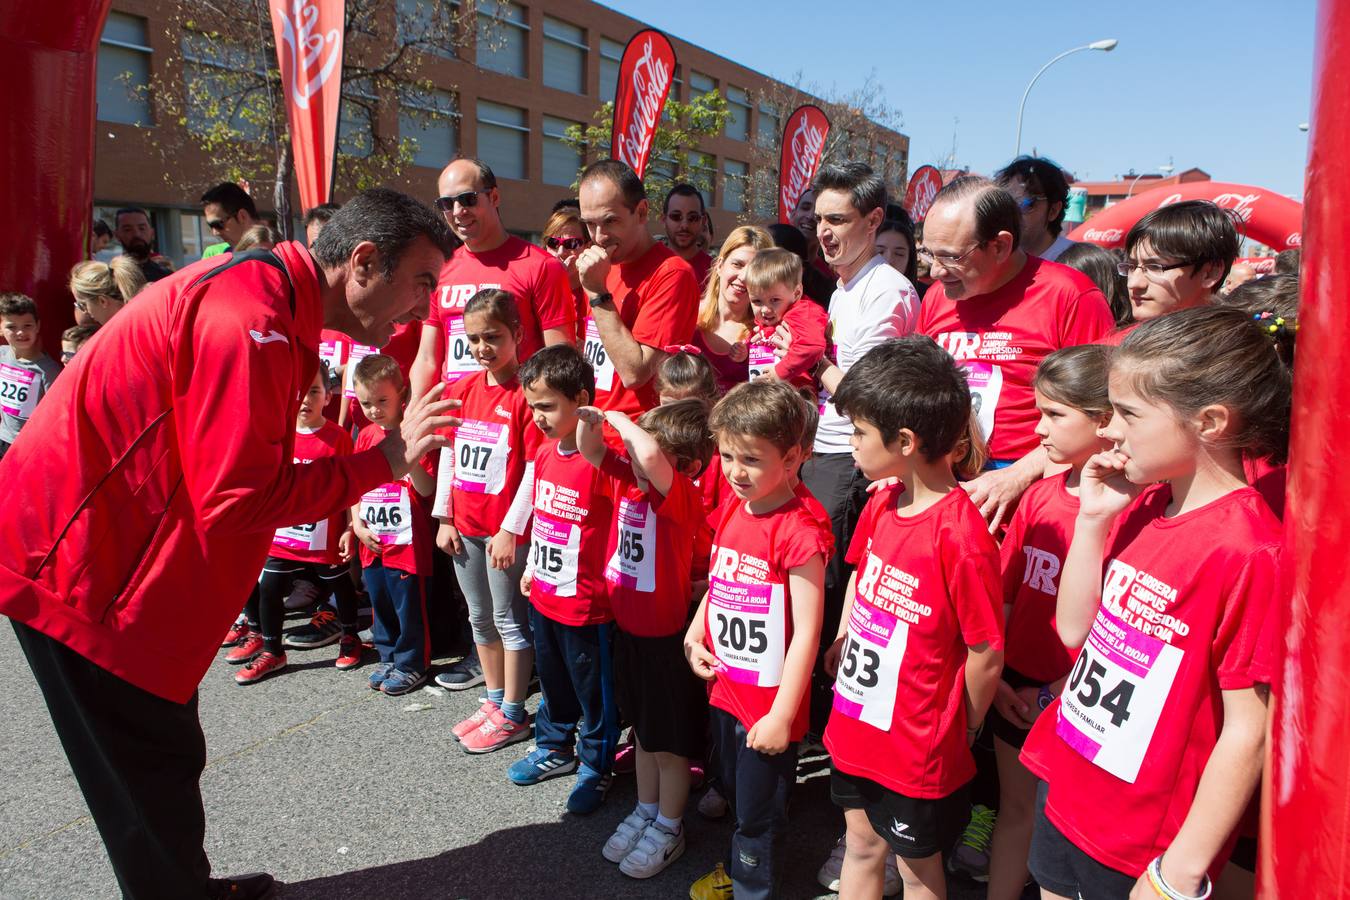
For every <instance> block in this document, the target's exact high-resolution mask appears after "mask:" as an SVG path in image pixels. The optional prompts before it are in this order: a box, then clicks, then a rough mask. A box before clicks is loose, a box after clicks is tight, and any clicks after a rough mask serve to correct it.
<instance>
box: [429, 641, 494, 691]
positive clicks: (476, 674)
mask: <svg viewBox="0 0 1350 900" xmlns="http://www.w3.org/2000/svg"><path fill="white" fill-rule="evenodd" d="M483 680H484V679H483V667H482V665H480V664H479V662H478V651H477V650H472V651H470V652H469V655H468V656H466V657H464V658H463V659H461V660H460V661H459V662H457V663H455V664H454V665H453V666H451V667H450V668H449V669H446V670H445V671H444V672H442V673H440V674H439V675H437V676H436V683H437V684H439V685H440V686H441V687H443V688H445V689H446V690H447V691H467V690H468V689H469V688H474V687H478V685H480V684H482V683H483Z"/></svg>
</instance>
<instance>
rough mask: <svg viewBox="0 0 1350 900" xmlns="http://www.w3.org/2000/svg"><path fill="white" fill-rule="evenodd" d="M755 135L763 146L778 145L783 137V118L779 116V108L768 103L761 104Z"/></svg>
mask: <svg viewBox="0 0 1350 900" xmlns="http://www.w3.org/2000/svg"><path fill="white" fill-rule="evenodd" d="M755 135H756V137H757V138H758V140H759V145H760V146H761V147H777V146H778V142H779V141H781V140H782V139H783V120H782V119H781V118H779V116H778V110H777V109H775V108H774V107H773V106H771V105H770V104H768V103H761V104H760V106H759V125H758V126H757V127H756V129H755Z"/></svg>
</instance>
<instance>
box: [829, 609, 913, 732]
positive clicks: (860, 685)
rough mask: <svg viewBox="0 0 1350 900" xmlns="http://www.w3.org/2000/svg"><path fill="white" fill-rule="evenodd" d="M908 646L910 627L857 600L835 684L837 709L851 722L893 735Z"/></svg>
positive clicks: (884, 612)
mask: <svg viewBox="0 0 1350 900" xmlns="http://www.w3.org/2000/svg"><path fill="white" fill-rule="evenodd" d="M908 642H909V625H908V623H906V622H902V621H900V620H899V618H897V617H896V616H893V615H891V614H890V613H888V612H886V611H885V610H881V609H877V608H876V607H875V606H873V605H872V604H870V603H868V602H866V601H865V600H863V599H862V598H861V597H856V598H855V599H854V601H853V610H852V611H851V612H850V613H849V617H848V634H847V635H845V637H844V651H843V653H842V654H841V655H840V657H839V674H838V675H837V676H836V678H835V681H834V708H835V709H837V710H839V712H841V713H843V714H844V715H846V716H848V717H849V718H851V719H857V720H859V721H861V722H866V723H867V724H868V725H871V726H873V727H874V728H879V729H881V730H882V731H890V729H891V719H892V717H893V715H894V713H895V689H896V686H897V685H898V684H899V683H900V664H901V663H902V662H904V659H905V645H906V644H907V643H908Z"/></svg>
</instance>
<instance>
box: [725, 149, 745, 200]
mask: <svg viewBox="0 0 1350 900" xmlns="http://www.w3.org/2000/svg"><path fill="white" fill-rule="evenodd" d="M748 172H749V167H748V166H747V165H746V164H745V163H743V162H736V161H735V160H734V159H724V160H722V208H723V209H725V210H727V211H728V212H745V189H746V187H748V182H749V179H748V178H747V177H746V175H747V173H748Z"/></svg>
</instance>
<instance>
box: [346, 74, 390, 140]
mask: <svg viewBox="0 0 1350 900" xmlns="http://www.w3.org/2000/svg"><path fill="white" fill-rule="evenodd" d="M379 102H380V100H379V98H378V97H376V96H375V92H374V91H373V90H371V87H370V83H369V82H367V81H365V80H363V79H360V78H356V79H352V80H351V81H348V82H347V83H345V84H344V85H343V86H342V103H341V105H339V106H338V139H337V146H338V153H342V154H345V155H347V156H358V157H366V156H369V155H370V154H371V153H372V152H373V151H374V149H375V115H374V111H375V108H376V106H378V104H379Z"/></svg>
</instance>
